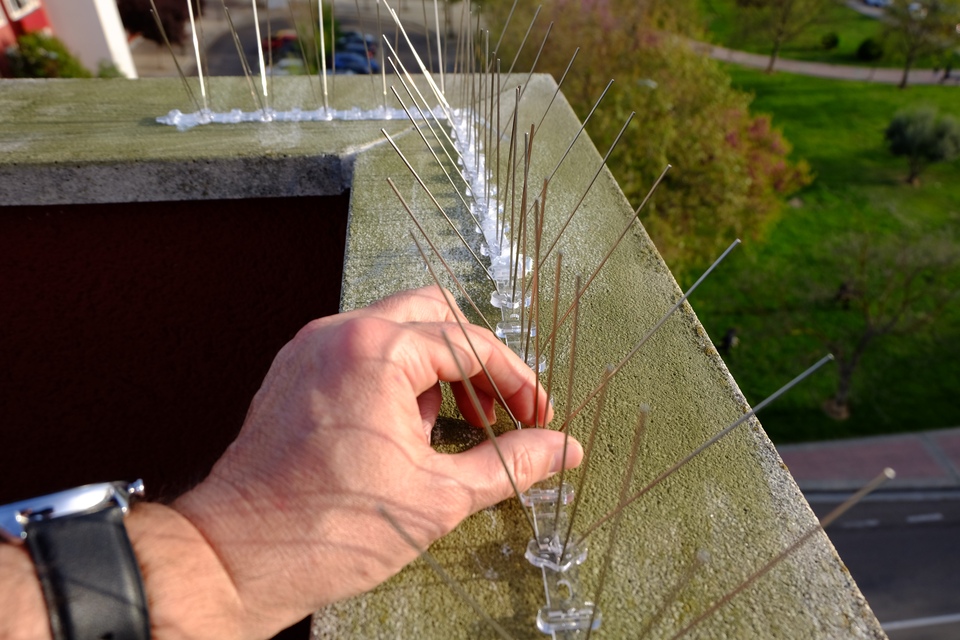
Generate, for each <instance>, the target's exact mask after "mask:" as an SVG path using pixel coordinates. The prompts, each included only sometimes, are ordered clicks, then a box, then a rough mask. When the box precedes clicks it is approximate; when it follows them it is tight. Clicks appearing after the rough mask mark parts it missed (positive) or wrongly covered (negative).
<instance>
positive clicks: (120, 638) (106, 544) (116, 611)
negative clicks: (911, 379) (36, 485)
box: [25, 505, 150, 640]
mask: <svg viewBox="0 0 960 640" xmlns="http://www.w3.org/2000/svg"><path fill="white" fill-rule="evenodd" d="M25 528H26V531H27V539H26V543H27V545H28V547H29V549H30V555H31V556H32V557H33V562H34V564H35V565H36V568H37V575H38V576H39V577H40V583H41V584H42V586H43V593H44V597H45V598H46V600H47V608H48V609H49V611H50V626H51V629H52V631H53V637H54V638H55V639H56V640H66V639H69V640H88V639H90V640H100V639H104V640H107V639H109V640H148V639H149V638H150V621H149V618H148V616H147V604H146V597H145V595H144V593H143V581H142V580H141V578H140V568H139V566H138V565H137V559H136V557H135V556H134V554H133V547H132V546H131V544H130V538H129V537H128V536H127V530H126V528H125V527H124V526H123V512H122V510H121V509H120V507H118V506H115V505H112V506H109V507H107V508H105V509H101V510H100V511H96V512H94V513H85V514H77V515H71V516H66V517H62V518H52V519H49V520H38V521H34V522H30V523H29V524H27V525H26V527H25Z"/></svg>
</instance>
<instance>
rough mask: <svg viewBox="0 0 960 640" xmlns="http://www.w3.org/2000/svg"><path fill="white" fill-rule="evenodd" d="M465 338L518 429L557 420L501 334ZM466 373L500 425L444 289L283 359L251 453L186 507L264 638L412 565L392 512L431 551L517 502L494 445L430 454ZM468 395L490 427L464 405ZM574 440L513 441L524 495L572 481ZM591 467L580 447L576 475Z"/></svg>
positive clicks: (189, 498) (183, 502) (294, 348)
mask: <svg viewBox="0 0 960 640" xmlns="http://www.w3.org/2000/svg"><path fill="white" fill-rule="evenodd" d="M447 295H449V294H447ZM456 313H458V314H459V310H457V311H456ZM460 317H461V319H462V316H460ZM464 326H465V329H466V331H467V332H468V333H469V336H470V342H472V344H473V347H474V348H475V349H476V351H477V354H478V356H479V358H480V359H481V360H482V361H483V362H484V363H485V365H486V367H487V370H488V371H489V372H490V375H491V377H492V378H493V380H494V382H495V383H496V385H497V387H498V388H499V390H500V392H501V394H502V395H503V397H504V399H505V401H506V403H507V405H508V406H509V407H510V409H511V410H512V412H513V413H514V415H515V416H516V417H517V419H519V420H520V421H521V422H524V423H527V424H533V423H535V422H536V420H535V418H539V421H538V422H539V424H543V423H544V422H545V421H546V420H548V419H549V418H550V409H549V404H548V402H547V397H546V394H545V392H544V391H543V390H542V389H541V388H538V387H537V385H536V382H535V377H534V375H533V372H532V371H530V369H529V368H528V367H526V366H525V365H524V364H523V363H522V362H521V360H520V359H519V358H517V357H516V356H515V355H514V354H513V353H512V352H511V351H510V350H509V349H507V347H506V346H504V345H503V344H502V343H500V342H499V341H498V340H497V339H496V337H494V336H493V335H492V334H491V333H490V332H489V331H487V330H485V329H481V328H479V327H476V326H473V325H468V324H466V323H465V324H464ZM444 334H446V335H447V337H448V338H449V340H450V342H451V343H452V344H453V347H454V349H455V351H456V355H455V358H456V360H455V359H454V355H453V354H451V351H450V350H449V348H448V347H447V345H446V344H445V341H444ZM457 362H459V364H460V366H461V367H463V369H464V371H465V372H466V375H467V376H468V377H469V378H470V380H471V382H472V384H473V386H474V387H475V388H476V389H477V392H478V395H479V396H480V398H481V405H482V411H483V412H484V413H487V414H488V415H490V414H491V413H492V410H493V406H492V405H493V400H492V397H493V389H492V387H491V385H490V384H489V382H488V381H487V379H486V376H485V375H484V374H483V373H482V371H481V367H480V364H479V363H478V361H477V358H476V357H475V356H474V354H473V351H472V350H471V348H470V346H469V344H468V341H467V339H466V338H465V337H464V335H463V332H462V331H461V329H460V327H459V326H458V325H457V323H456V319H455V317H454V316H453V312H451V310H450V308H449V306H448V305H447V304H446V302H444V300H443V297H442V294H441V290H440V289H439V288H437V287H431V288H426V289H419V290H415V291H409V292H404V293H400V294H397V295H394V296H391V297H389V298H386V299H384V300H382V301H380V302H378V303H376V304H374V305H371V306H370V307H366V308H364V309H359V310H356V311H352V312H349V313H344V314H341V315H338V316H331V317H328V318H323V319H320V320H317V321H314V322H312V323H310V324H309V325H307V326H306V327H305V328H304V329H302V330H301V331H300V332H299V333H298V334H297V336H296V337H295V338H294V339H293V340H292V341H291V342H290V343H289V344H287V345H286V346H285V347H284V348H283V349H282V350H281V351H280V353H279V354H278V355H277V358H276V359H275V360H274V363H273V365H272V366H271V368H270V371H269V372H268V374H267V376H266V379H265V380H264V382H263V386H262V387H261V389H260V391H259V392H258V393H257V394H256V396H255V397H254V399H253V402H252V404H251V406H250V410H249V412H248V415H247V419H246V421H245V423H244V426H243V429H242V430H241V432H240V435H239V436H238V438H237V440H236V441H235V442H234V443H233V444H232V445H231V446H230V447H229V448H228V450H227V451H226V453H225V454H224V455H223V457H222V458H221V459H220V460H219V461H218V462H217V464H216V465H215V466H214V469H213V471H212V472H211V474H210V476H209V477H208V478H207V479H206V480H204V482H203V483H201V484H200V485H199V486H197V487H196V488H195V489H194V490H193V491H191V492H189V493H187V494H185V495H184V496H182V497H181V498H180V499H179V500H178V501H177V502H176V503H175V504H174V507H175V508H176V509H177V510H178V511H179V512H180V513H182V514H183V515H185V516H186V518H187V519H188V520H190V521H191V522H192V523H193V525H194V526H195V527H197V529H198V530H199V531H200V533H201V534H202V535H203V536H204V537H205V538H206V540H207V541H208V542H209V543H210V545H211V546H212V548H213V550H214V551H215V552H216V554H217V556H218V557H219V560H220V562H221V563H222V564H223V567H224V569H225V572H226V574H227V575H229V577H230V579H231V580H232V583H233V587H234V589H235V592H236V598H237V601H238V603H239V609H238V610H240V611H242V612H243V615H244V616H245V617H246V618H247V619H246V621H245V624H243V625H241V628H243V629H244V630H246V631H248V632H249V633H250V634H251V636H258V635H260V636H266V635H270V634H272V633H274V632H275V631H277V630H279V629H282V628H283V627H284V626H286V625H288V624H290V623H292V622H295V621H296V620H299V619H300V618H302V617H303V616H304V615H307V614H308V613H309V612H311V611H313V610H315V609H317V608H319V607H322V606H324V605H326V604H329V603H330V602H333V601H335V600H339V599H342V598H346V597H349V596H352V595H356V594H358V593H361V592H363V591H366V590H368V589H370V588H372V587H374V586H376V585H377V584H379V583H380V582H382V581H383V580H385V579H387V578H388V577H390V576H391V575H393V574H395V573H396V572H398V571H399V570H400V569H401V568H402V567H403V566H405V565H406V564H407V563H409V562H410V561H412V560H413V559H414V558H415V557H416V555H417V553H416V551H415V550H413V549H412V548H411V547H410V546H409V545H408V544H406V543H405V542H404V541H403V540H402V538H401V537H400V535H399V534H398V532H397V531H395V530H394V529H393V528H392V527H391V525H390V524H389V523H388V522H387V521H386V520H385V518H384V517H383V515H382V514H381V513H380V512H379V511H378V509H379V508H380V507H382V508H384V509H386V510H387V511H388V512H389V513H390V514H391V515H392V516H393V517H394V518H396V519H397V520H398V521H399V523H400V524H401V526H402V527H403V529H404V530H405V531H406V532H407V533H409V534H410V535H411V536H412V537H413V538H414V540H415V541H416V542H417V543H418V544H419V545H420V546H422V547H426V546H427V545H429V544H430V543H431V542H433V541H434V540H436V539H438V538H440V537H441V536H443V535H444V534H446V533H448V532H450V531H451V530H453V528H455V527H456V526H457V524H459V523H460V521H461V520H463V519H464V518H465V517H467V516H468V515H470V514H471V513H474V512H476V511H478V510H480V509H483V508H485V507H488V506H491V505H493V504H496V503H497V502H500V501H502V500H504V499H506V498H508V497H509V496H510V495H512V489H511V487H510V483H509V480H508V477H507V474H506V472H505V471H504V469H503V466H502V465H501V463H500V461H499V459H498V457H497V455H496V452H495V451H494V448H493V447H492V445H491V443H489V442H485V443H483V444H481V445H480V446H477V447H475V448H473V449H471V450H469V451H466V452H463V453H458V454H452V455H451V454H440V453H437V452H436V451H434V450H433V449H432V448H431V447H430V446H429V434H430V430H431V428H432V426H433V423H434V421H435V420H436V417H437V412H438V411H439V407H440V399H441V393H440V387H439V381H440V380H444V381H449V382H452V383H453V384H454V385H457V384H458V383H459V381H460V379H461V375H460V374H459V372H458V368H457ZM455 397H456V398H457V401H458V405H459V406H460V409H461V411H462V413H463V414H464V417H466V418H467V419H468V420H470V421H471V422H472V423H474V424H479V423H480V422H479V421H480V416H479V415H478V414H477V412H476V411H475V410H474V409H473V407H472V406H471V405H470V404H469V402H468V401H466V400H465V397H464V395H463V393H462V392H460V393H456V392H455ZM535 414H539V415H535ZM563 439H564V437H563V434H562V433H559V432H556V431H551V430H547V429H523V430H519V431H510V432H508V433H506V434H504V435H502V436H500V437H499V438H497V441H498V444H499V447H500V449H501V451H502V453H503V456H504V459H505V460H506V464H507V466H508V468H509V471H510V474H511V475H512V476H513V478H514V480H515V481H516V484H517V486H518V488H519V489H520V490H521V491H523V490H525V489H526V488H528V487H529V486H530V485H532V484H533V483H535V482H538V481H540V480H542V479H544V478H546V477H547V476H548V475H550V474H551V473H553V472H556V471H559V470H560V466H561V458H562V455H563V453H562V451H563ZM581 457H582V450H581V449H580V447H579V445H578V444H576V443H575V442H574V441H572V440H571V442H570V447H569V450H568V452H567V461H566V466H567V467H573V466H576V465H577V464H579V462H580V459H581Z"/></svg>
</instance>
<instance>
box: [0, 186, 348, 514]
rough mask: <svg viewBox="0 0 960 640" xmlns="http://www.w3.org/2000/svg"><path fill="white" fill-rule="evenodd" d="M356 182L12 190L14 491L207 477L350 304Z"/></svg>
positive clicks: (3, 325)
mask: <svg viewBox="0 0 960 640" xmlns="http://www.w3.org/2000/svg"><path fill="white" fill-rule="evenodd" d="M348 200H349V194H344V195H342V196H337V197H326V198H320V197H310V198H274V199H262V200H224V201H193V202H168V203H137V204H108V205H73V206H53V207H0V434H2V436H0V504H3V503H5V502H9V501H12V500H16V499H20V498H26V497H29V496H31V495H37V494H40V493H47V492H51V491H55V490H59V489H62V488H67V487H70V486H74V485H78V484H84V483H89V482H99V481H105V480H132V479H134V478H137V477H142V478H143V479H144V481H145V482H146V486H147V491H148V495H150V496H152V497H154V498H156V497H158V496H166V497H172V496H174V495H176V494H177V493H178V492H180V491H182V490H183V489H184V488H186V487H188V486H189V485H190V484H193V483H195V482H197V481H199V480H201V479H202V478H203V476H204V475H205V473H206V472H207V470H208V469H209V468H210V466H211V465H212V463H213V462H214V461H215V460H216V458H217V457H218V455H219V454H220V452H221V451H222V450H223V449H224V447H225V446H226V445H227V444H228V443H229V442H230V441H231V440H232V438H233V437H234V435H235V434H236V432H237V430H238V429H239V427H240V424H241V422H242V420H243V417H244V414H245V412H246V409H247V405H248V403H249V401H250V398H251V397H252V395H253V393H254V392H255V391H256V389H257V388H258V386H259V384H260V381H261V380H262V378H263V375H264V373H265V372H266V370H267V368H268V366H269V364H270V362H271V360H272V358H273V355H274V354H275V353H276V351H277V350H278V349H279V348H280V347H281V346H282V345H283V344H284V343H285V342H286V341H287V340H289V339H290V338H291V337H292V336H293V334H294V333H295V332H296V331H297V329H299V328H300V327H301V326H302V325H303V324H304V323H306V322H307V321H309V320H311V319H313V318H315V317H320V316H323V315H329V314H332V313H336V311H337V308H338V305H339V296H340V280H341V274H342V263H343V248H344V236H345V232H346V219H347V205H348Z"/></svg>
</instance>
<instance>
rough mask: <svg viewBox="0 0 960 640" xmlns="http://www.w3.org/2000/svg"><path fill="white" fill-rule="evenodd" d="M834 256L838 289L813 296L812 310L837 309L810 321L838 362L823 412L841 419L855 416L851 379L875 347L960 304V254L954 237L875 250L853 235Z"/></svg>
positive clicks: (922, 326) (929, 322)
mask: <svg viewBox="0 0 960 640" xmlns="http://www.w3.org/2000/svg"><path fill="white" fill-rule="evenodd" d="M836 255H838V256H840V263H839V264H838V269H837V271H836V272H837V273H838V274H839V275H840V281H839V282H838V283H837V288H835V289H833V291H821V292H820V294H819V295H818V294H816V293H814V294H813V295H814V298H815V299H814V300H812V302H813V305H812V306H813V307H819V308H820V309H821V310H823V309H831V308H832V310H833V311H834V316H833V318H832V320H831V321H829V322H821V323H816V322H811V325H812V326H814V328H812V329H808V330H809V331H810V332H811V333H813V334H814V335H816V336H817V337H818V338H819V339H820V340H821V342H823V343H824V344H825V345H826V346H827V348H829V349H830V351H831V352H832V353H833V355H834V357H835V358H836V361H837V370H838V378H837V386H836V390H835V391H834V394H833V395H832V396H831V397H830V398H828V399H827V400H826V402H824V404H823V409H824V411H825V412H826V413H827V414H828V415H830V416H831V417H833V418H836V419H838V420H843V419H846V418H848V417H849V416H850V400H851V392H852V389H853V380H854V375H855V374H856V372H857V371H858V369H859V368H860V366H861V365H862V363H863V359H864V355H865V354H866V353H867V351H868V350H869V349H870V348H871V347H872V346H873V345H874V344H875V343H876V342H877V341H878V340H881V339H886V338H889V337H892V336H896V335H903V334H910V333H915V332H918V331H921V330H924V329H927V328H929V327H930V326H931V325H933V324H934V323H935V321H936V320H937V318H938V317H939V316H940V315H941V313H942V312H943V310H944V309H945V308H946V307H947V305H948V304H949V303H951V302H952V301H953V300H954V299H955V298H956V295H957V290H956V285H955V281H956V275H957V266H958V264H960V253H958V251H957V246H956V243H955V241H954V240H953V239H952V238H944V237H936V238H934V237H925V238H920V239H918V240H916V241H915V242H909V240H907V241H902V240H901V241H898V242H897V244H896V245H894V244H888V245H875V244H872V243H871V241H870V239H869V237H868V236H866V235H855V236H852V237H849V238H845V239H844V240H843V241H842V242H838V243H837V252H836ZM808 286H809V285H808ZM811 289H812V290H814V291H815V287H812V288H811ZM837 314H839V317H837Z"/></svg>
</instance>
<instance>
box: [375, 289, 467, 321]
mask: <svg viewBox="0 0 960 640" xmlns="http://www.w3.org/2000/svg"><path fill="white" fill-rule="evenodd" d="M357 313H361V314H363V315H367V316H376V317H378V318H383V319H385V320H392V321H394V322H456V321H457V318H459V319H460V321H461V322H469V320H467V317H466V316H465V315H463V312H462V311H460V308H459V307H458V306H457V303H456V298H454V297H453V294H452V293H450V291H448V290H446V289H442V288H441V287H439V286H437V285H430V286H427V287H421V288H419V289H410V290H407V291H400V292H399V293H395V294H393V295H391V296H387V297H386V298H383V299H382V300H378V301H377V302H374V303H373V304H371V305H370V306H368V307H364V308H363V309H358V310H357ZM454 314H456V315H454Z"/></svg>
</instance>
